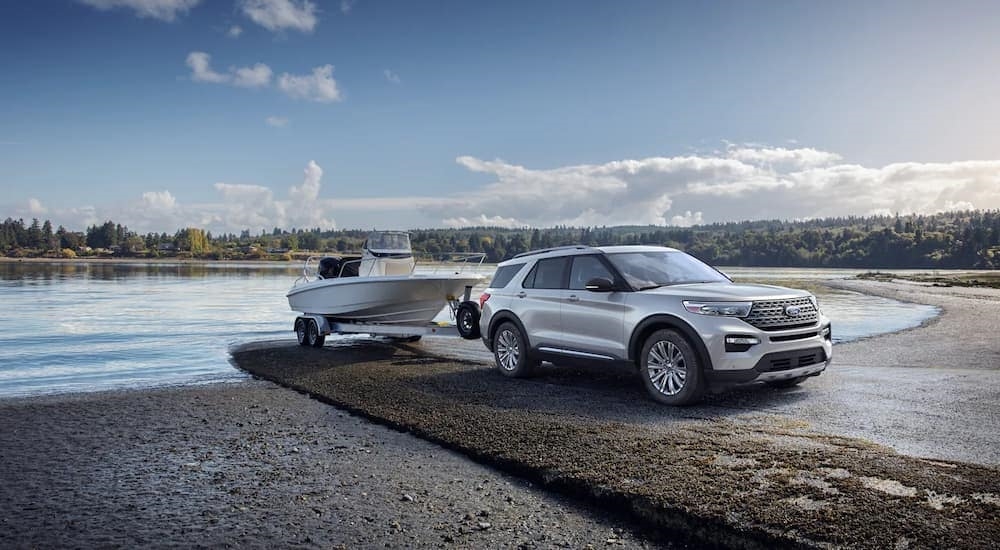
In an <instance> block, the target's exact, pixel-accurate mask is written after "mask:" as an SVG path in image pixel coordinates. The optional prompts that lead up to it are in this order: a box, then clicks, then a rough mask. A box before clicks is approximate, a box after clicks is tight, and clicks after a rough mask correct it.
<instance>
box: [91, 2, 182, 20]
mask: <svg viewBox="0 0 1000 550" xmlns="http://www.w3.org/2000/svg"><path fill="white" fill-rule="evenodd" d="M77 1H78V2H80V3H81V4H86V5H88V6H91V7H94V8H97V9H99V10H104V11H107V10H111V9H115V8H127V9H131V10H132V11H134V12H135V14H136V15H137V16H138V17H152V18H153V19H159V20H161V21H168V22H169V21H173V20H175V19H177V16H178V15H185V14H187V12H188V11H189V10H190V9H191V8H193V7H195V6H197V5H198V4H199V3H200V2H201V0H77Z"/></svg>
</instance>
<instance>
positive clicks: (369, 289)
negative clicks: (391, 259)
mask: <svg viewBox="0 0 1000 550" xmlns="http://www.w3.org/2000/svg"><path fill="white" fill-rule="evenodd" d="M480 282H482V278H481V277H479V276H477V275H408V276H387V277H346V278H340V279H321V280H317V281H311V282H308V283H304V284H300V285H297V286H295V287H294V288H292V289H291V290H290V291H289V292H288V295H287V297H288V306H289V307H290V308H291V309H292V310H293V311H299V312H302V313H311V314H316V315H323V316H326V317H331V318H334V319H337V320H342V321H355V322H364V323H384V324H422V323H428V322H430V321H431V320H432V319H434V317H435V316H437V314H438V313H440V312H441V310H442V309H443V308H444V307H445V306H446V305H447V304H448V299H449V297H454V298H461V296H462V295H463V294H464V293H465V287H466V286H475V285H477V284H479V283H480Z"/></svg>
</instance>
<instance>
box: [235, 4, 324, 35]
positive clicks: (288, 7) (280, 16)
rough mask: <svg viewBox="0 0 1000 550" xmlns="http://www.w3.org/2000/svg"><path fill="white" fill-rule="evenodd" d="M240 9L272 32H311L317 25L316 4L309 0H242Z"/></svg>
mask: <svg viewBox="0 0 1000 550" xmlns="http://www.w3.org/2000/svg"><path fill="white" fill-rule="evenodd" d="M239 5H240V9H241V10H242V11H243V14H244V15H246V16H247V17H249V18H250V20H252V21H253V22H254V23H257V24H258V25H260V26H262V27H264V28H265V29H267V30H269V31H272V32H279V31H284V30H288V29H291V30H296V31H300V32H305V33H309V32H312V31H313V29H314V28H315V27H316V23H317V21H318V20H317V18H316V5H315V4H313V3H312V2H309V0H299V1H296V0H242V1H241V2H240V4H239Z"/></svg>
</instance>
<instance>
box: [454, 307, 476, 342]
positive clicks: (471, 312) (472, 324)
mask: <svg viewBox="0 0 1000 550" xmlns="http://www.w3.org/2000/svg"><path fill="white" fill-rule="evenodd" d="M479 316H480V312H479V304H477V303H475V302H470V301H466V302H462V303H461V304H460V305H459V306H458V310H457V311H456V312H455V324H456V325H458V335H459V336H461V337H462V338H465V339H466V340H475V339H477V338H479V336H480V334H481V333H480V332H479Z"/></svg>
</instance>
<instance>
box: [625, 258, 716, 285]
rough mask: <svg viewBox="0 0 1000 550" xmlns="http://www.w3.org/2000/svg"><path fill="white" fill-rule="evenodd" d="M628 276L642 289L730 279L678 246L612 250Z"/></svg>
mask: <svg viewBox="0 0 1000 550" xmlns="http://www.w3.org/2000/svg"><path fill="white" fill-rule="evenodd" d="M607 258H608V260H610V261H611V263H612V264H614V266H615V267H617V268H618V271H620V272H621V274H622V276H624V277H625V280H627V281H628V283H629V284H630V285H632V286H633V287H634V288H636V289H638V290H646V289H650V288H657V287H661V286H666V285H683V284H691V283H724V282H729V279H727V278H726V276H725V275H723V274H722V273H719V272H718V271H716V270H715V269H714V268H712V267H711V266H709V265H707V264H704V263H702V262H701V261H700V260H698V259H697V258H695V257H694V256H691V255H688V254H685V253H684V252H680V251H677V250H673V251H650V252H622V253H615V254H608V255H607Z"/></svg>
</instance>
